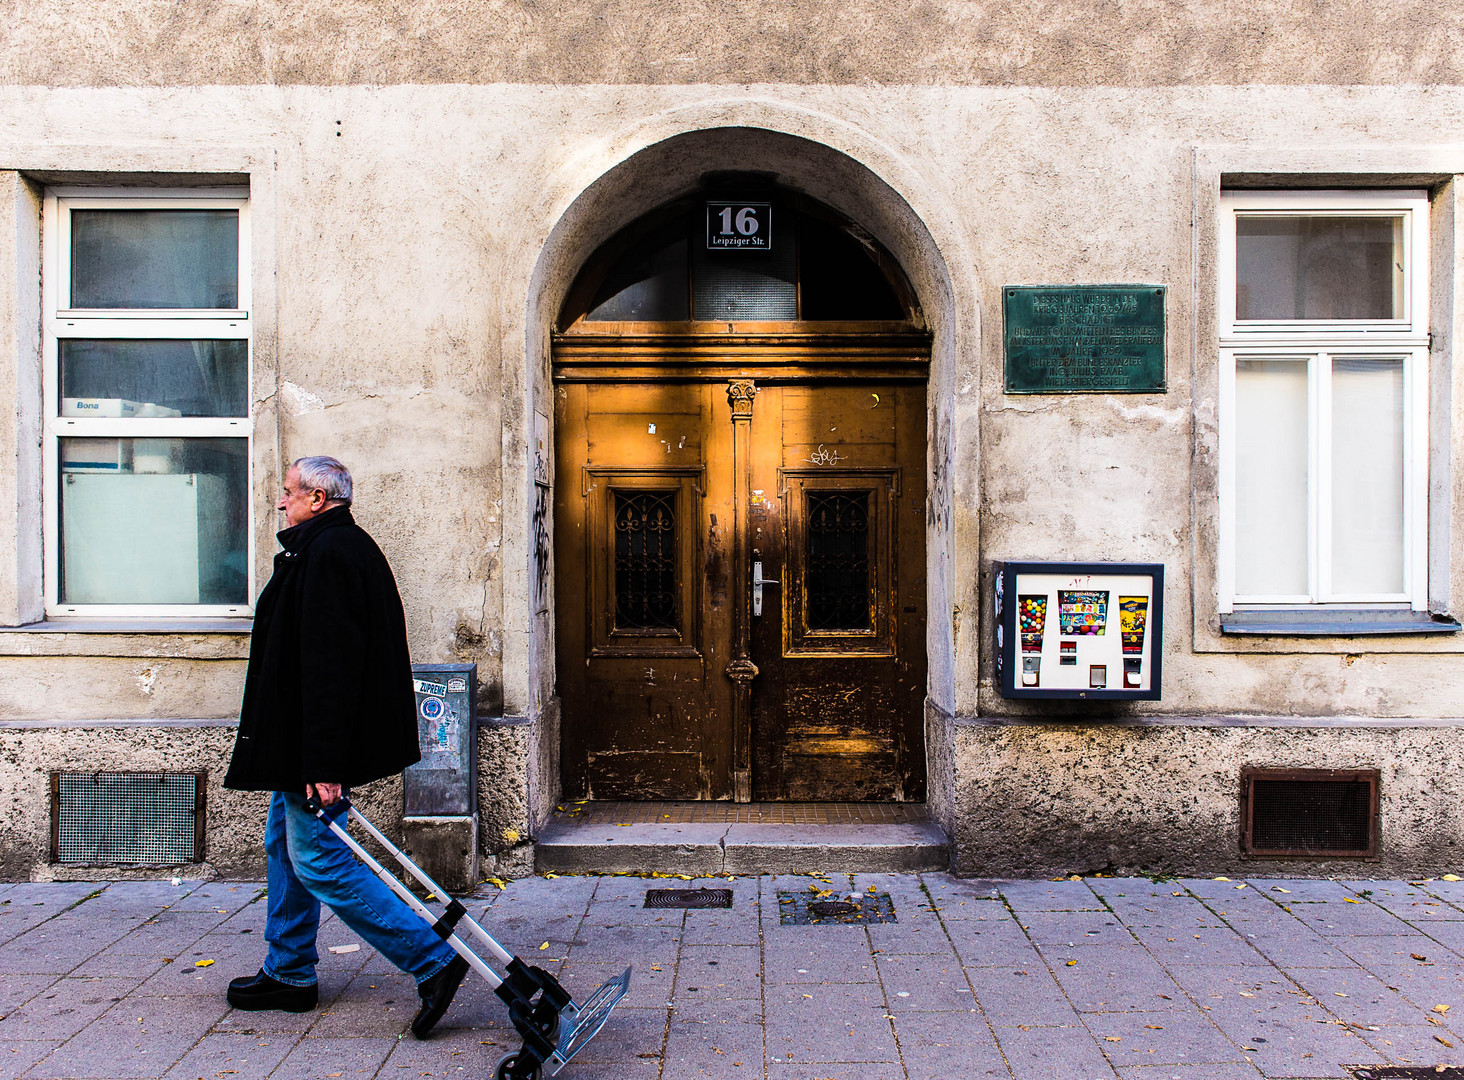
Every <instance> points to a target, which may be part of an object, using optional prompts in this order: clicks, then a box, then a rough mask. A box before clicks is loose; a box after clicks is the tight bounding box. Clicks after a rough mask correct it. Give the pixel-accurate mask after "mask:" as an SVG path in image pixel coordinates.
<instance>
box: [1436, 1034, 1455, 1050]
mask: <svg viewBox="0 0 1464 1080" xmlns="http://www.w3.org/2000/svg"><path fill="white" fill-rule="evenodd" d="M1434 1038H1435V1039H1437V1040H1438V1041H1439V1042H1441V1043H1443V1044H1444V1045H1445V1046H1447V1047H1448V1048H1449V1049H1450V1050H1452V1049H1454V1044H1453V1043H1451V1042H1450V1041H1449V1040H1448V1039H1446V1038H1444V1037H1443V1036H1442V1035H1435V1036H1434Z"/></svg>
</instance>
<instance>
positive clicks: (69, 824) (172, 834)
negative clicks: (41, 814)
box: [51, 772, 206, 866]
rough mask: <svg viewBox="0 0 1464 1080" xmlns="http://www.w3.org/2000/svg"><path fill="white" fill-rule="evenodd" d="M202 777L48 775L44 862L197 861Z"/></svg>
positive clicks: (199, 857)
mask: <svg viewBox="0 0 1464 1080" xmlns="http://www.w3.org/2000/svg"><path fill="white" fill-rule="evenodd" d="M205 787H206V785H205V783H204V774H203V773H164V772H95V773H79V772H57V773H52V774H51V861H52V862H55V863H75V864H79V865H82V866H112V865H116V864H119V863H120V864H128V865H134V866H138V865H141V866H169V865H176V864H178V863H185V862H202V861H203V822H204V813H203V810H204V806H203V800H204V790H205Z"/></svg>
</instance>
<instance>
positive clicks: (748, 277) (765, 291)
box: [691, 207, 798, 322]
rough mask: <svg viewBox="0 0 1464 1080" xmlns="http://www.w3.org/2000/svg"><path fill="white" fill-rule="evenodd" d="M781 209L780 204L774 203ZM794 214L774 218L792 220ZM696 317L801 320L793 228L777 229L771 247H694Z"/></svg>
mask: <svg viewBox="0 0 1464 1080" xmlns="http://www.w3.org/2000/svg"><path fill="white" fill-rule="evenodd" d="M774 209H779V207H774ZM791 218H792V215H791V214H787V215H784V216H783V217H782V218H781V219H779V218H778V217H777V216H776V215H775V216H774V219H773V220H774V223H775V224H774V228H775V230H776V229H780V228H781V226H778V225H777V224H776V223H777V222H778V221H779V220H783V221H789V220H791ZM691 317H692V318H693V319H699V320H705V321H710V322H720V321H724V320H725V321H728V322H782V321H788V320H793V319H796V318H798V242H797V239H796V232H795V229H794V228H788V229H785V230H783V231H781V232H780V231H775V232H774V233H773V247H772V250H771V251H707V250H706V242H705V241H703V242H702V243H700V244H693V245H692V259H691Z"/></svg>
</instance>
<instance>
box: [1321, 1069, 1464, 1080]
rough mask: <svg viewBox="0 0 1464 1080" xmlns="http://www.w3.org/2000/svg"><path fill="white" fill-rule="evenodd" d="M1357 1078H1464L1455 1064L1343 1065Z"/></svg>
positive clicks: (1460, 1079) (1415, 1079)
mask: <svg viewBox="0 0 1464 1080" xmlns="http://www.w3.org/2000/svg"><path fill="white" fill-rule="evenodd" d="M1342 1067H1343V1068H1344V1069H1346V1070H1347V1071H1348V1072H1350V1073H1351V1074H1352V1075H1353V1076H1355V1077H1356V1078H1357V1080H1464V1068H1460V1067H1459V1066H1457V1065H1441V1066H1438V1067H1437V1068H1435V1067H1434V1066H1432V1065H1343V1066H1342Z"/></svg>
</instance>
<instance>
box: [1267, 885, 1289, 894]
mask: <svg viewBox="0 0 1464 1080" xmlns="http://www.w3.org/2000/svg"><path fill="white" fill-rule="evenodd" d="M1271 891H1272V892H1284V893H1289V892H1290V891H1291V890H1290V889H1283V888H1282V887H1281V886H1280V885H1276V886H1274V887H1273V888H1272V889H1271Z"/></svg>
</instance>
